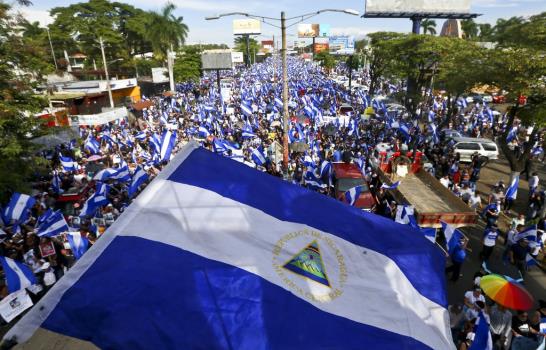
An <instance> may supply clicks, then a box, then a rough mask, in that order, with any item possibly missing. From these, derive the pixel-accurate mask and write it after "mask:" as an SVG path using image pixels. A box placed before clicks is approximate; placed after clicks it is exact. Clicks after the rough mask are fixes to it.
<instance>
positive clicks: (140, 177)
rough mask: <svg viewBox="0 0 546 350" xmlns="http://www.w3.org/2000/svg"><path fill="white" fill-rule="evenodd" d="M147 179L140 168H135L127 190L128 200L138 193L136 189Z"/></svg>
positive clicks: (146, 175) (145, 173)
mask: <svg viewBox="0 0 546 350" xmlns="http://www.w3.org/2000/svg"><path fill="white" fill-rule="evenodd" d="M148 178H149V176H148V173H147V172H145V171H144V170H143V169H142V168H141V167H137V168H136V170H135V173H134V174H133V178H132V180H131V185H130V186H129V188H128V189H127V194H128V195H129V198H132V197H133V196H134V195H135V193H136V192H137V191H138V187H139V186H140V185H142V184H143V183H144V182H146V181H148Z"/></svg>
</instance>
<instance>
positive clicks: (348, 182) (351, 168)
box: [332, 163, 376, 211]
mask: <svg viewBox="0 0 546 350" xmlns="http://www.w3.org/2000/svg"><path fill="white" fill-rule="evenodd" d="M332 168H333V175H334V190H335V197H336V199H338V200H340V201H342V202H347V201H346V199H345V192H347V191H348V190H350V189H351V188H353V187H357V186H361V189H362V191H361V193H360V196H359V197H358V198H357V200H356V202H355V204H354V206H355V207H357V208H361V209H363V210H366V211H370V210H371V209H372V208H373V207H374V206H375V204H376V203H375V198H374V197H373V196H372V194H371V193H370V189H369V187H368V183H367V182H366V179H365V178H364V176H363V175H362V172H361V171H360V169H359V168H358V166H356V165H355V164H353V163H333V164H332Z"/></svg>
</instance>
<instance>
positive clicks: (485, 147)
mask: <svg viewBox="0 0 546 350" xmlns="http://www.w3.org/2000/svg"><path fill="white" fill-rule="evenodd" d="M453 141H455V144H454V145H453V152H454V153H459V155H460V156H461V162H470V161H472V156H473V155H474V154H475V153H476V152H477V153H478V154H479V155H480V156H481V157H484V158H486V160H491V159H498V158H499V148H498V147H497V144H496V143H495V142H494V141H492V140H489V139H481V138H472V137H455V138H453Z"/></svg>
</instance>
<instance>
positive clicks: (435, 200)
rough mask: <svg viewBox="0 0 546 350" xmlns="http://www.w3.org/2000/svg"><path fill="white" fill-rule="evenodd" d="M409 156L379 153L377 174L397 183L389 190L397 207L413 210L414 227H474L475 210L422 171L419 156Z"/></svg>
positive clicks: (391, 182)
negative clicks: (415, 224) (414, 217)
mask: <svg viewBox="0 0 546 350" xmlns="http://www.w3.org/2000/svg"><path fill="white" fill-rule="evenodd" d="M409 155H410V156H411V154H409ZM410 156H408V155H406V156H404V155H401V154H400V153H399V152H396V153H393V154H392V155H390V157H388V156H387V152H381V153H380V155H379V162H378V163H379V164H378V167H377V173H378V175H379V178H380V180H381V181H383V183H386V184H388V185H391V184H393V183H395V182H397V181H400V184H399V185H398V187H397V188H396V189H394V190H389V191H390V193H391V194H392V196H393V197H394V199H396V201H397V202H398V203H399V204H404V205H411V206H413V207H414V208H415V216H416V220H417V224H418V225H419V226H420V227H434V228H439V227H441V226H442V225H441V222H442V221H443V222H445V223H447V224H450V225H452V226H454V227H463V226H470V225H474V224H476V222H477V220H478V215H477V214H476V212H475V211H474V209H471V208H470V207H469V206H468V205H466V204H465V203H464V202H463V201H462V200H461V199H460V198H458V197H457V196H455V195H454V194H453V193H452V192H451V191H450V190H449V189H447V188H446V187H444V186H443V185H442V184H441V183H440V182H439V181H438V180H437V179H436V178H435V177H434V176H432V175H430V174H429V173H428V172H427V171H425V170H424V169H423V166H422V160H421V157H420V153H416V156H415V159H414V160H413V161H412V160H411V157H410Z"/></svg>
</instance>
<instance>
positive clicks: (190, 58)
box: [173, 45, 201, 82]
mask: <svg viewBox="0 0 546 350" xmlns="http://www.w3.org/2000/svg"><path fill="white" fill-rule="evenodd" d="M173 73H174V80H175V81H177V82H185V81H198V80H199V77H200V76H201V49H200V48H199V46H197V45H193V46H186V47H184V48H183V49H182V50H180V51H179V52H178V53H177V59H176V60H175V61H174V67H173Z"/></svg>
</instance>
